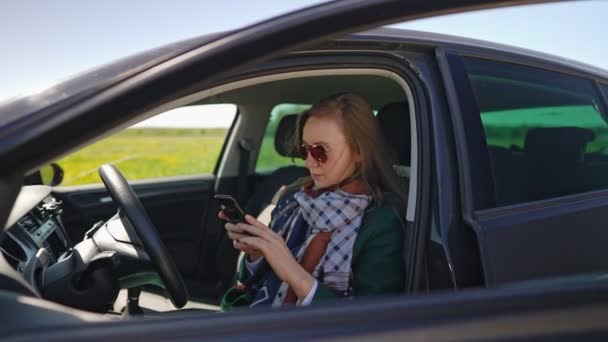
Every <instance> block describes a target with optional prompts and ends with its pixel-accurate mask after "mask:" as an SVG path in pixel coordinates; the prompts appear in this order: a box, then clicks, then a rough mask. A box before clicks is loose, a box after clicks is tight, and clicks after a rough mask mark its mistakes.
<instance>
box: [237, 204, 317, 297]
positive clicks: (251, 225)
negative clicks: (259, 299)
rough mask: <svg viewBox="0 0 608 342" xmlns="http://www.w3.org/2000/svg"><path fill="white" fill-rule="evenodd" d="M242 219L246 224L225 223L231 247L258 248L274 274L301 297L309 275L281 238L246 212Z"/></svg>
mask: <svg viewBox="0 0 608 342" xmlns="http://www.w3.org/2000/svg"><path fill="white" fill-rule="evenodd" d="M245 219H246V220H247V223H238V224H236V225H235V224H231V223H226V229H227V230H228V232H229V233H228V234H229V236H230V235H232V236H233V237H234V239H233V241H234V246H235V247H236V248H237V249H240V250H245V249H247V250H251V249H253V250H255V251H259V253H261V254H262V255H263V256H264V258H265V259H266V261H267V262H268V264H269V265H270V267H272V269H273V271H274V273H275V274H276V275H277V277H279V278H280V279H281V280H283V281H284V282H286V283H288V284H289V286H291V288H293V290H294V292H295V294H296V296H298V298H305V297H306V295H308V293H309V292H310V289H312V286H313V284H314V282H315V280H314V278H313V276H312V275H311V274H310V273H308V272H306V270H305V269H304V268H302V266H300V264H299V263H298V262H297V261H296V259H295V258H294V257H293V255H292V254H291V251H290V250H289V248H287V245H286V244H285V241H284V240H283V238H281V237H280V236H279V235H278V234H277V233H275V232H273V231H272V230H271V229H270V228H268V227H266V226H265V225H264V224H263V223H262V222H260V221H258V220H256V219H255V218H254V217H253V216H251V215H247V216H245ZM231 239H232V237H231Z"/></svg>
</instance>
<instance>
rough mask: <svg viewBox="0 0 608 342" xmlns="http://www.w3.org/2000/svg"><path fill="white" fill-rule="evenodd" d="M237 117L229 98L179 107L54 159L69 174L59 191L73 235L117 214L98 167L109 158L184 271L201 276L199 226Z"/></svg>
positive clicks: (79, 235)
mask: <svg viewBox="0 0 608 342" xmlns="http://www.w3.org/2000/svg"><path fill="white" fill-rule="evenodd" d="M235 116H236V106H234V105H231V104H226V105H191V106H185V107H180V108H177V109H173V110H170V111H168V112H166V113H161V114H159V115H157V116H155V117H153V118H152V119H149V120H144V121H142V122H140V123H138V124H137V125H135V126H131V127H129V128H127V129H125V130H123V131H121V132H118V133H115V134H113V135H111V136H109V137H106V138H104V139H102V140H100V141H98V142H96V143H94V144H92V145H89V146H87V147H85V148H83V149H81V150H78V151H77V152H74V153H72V154H70V155H67V156H65V157H63V158H61V159H59V160H57V161H56V163H57V164H58V165H59V166H60V167H62V168H63V173H64V179H63V181H62V184H60V185H59V186H56V187H55V188H54V195H55V196H56V197H57V198H58V199H60V200H61V201H62V202H63V204H64V208H65V209H64V211H63V216H62V219H63V223H64V225H65V227H68V228H69V229H68V234H69V235H70V238H71V240H72V241H73V242H74V243H77V242H79V241H81V240H82V239H83V237H84V234H85V232H86V231H87V230H89V229H91V227H93V225H94V224H96V223H97V222H104V221H106V220H108V219H109V218H110V217H111V216H113V215H114V214H115V213H116V205H115V204H114V203H113V202H112V200H111V198H110V195H109V193H108V192H107V190H106V188H105V187H104V185H103V184H102V183H101V179H100V177H99V175H98V171H97V166H98V165H101V164H104V163H112V164H114V165H115V166H116V167H118V168H119V169H120V170H121V172H123V173H124V174H125V177H126V178H127V179H128V180H129V181H130V182H131V184H132V186H133V189H134V190H135V192H136V193H137V195H138V197H139V198H140V199H141V202H142V204H143V206H144V208H145V209H146V212H147V213H148V215H149V216H150V219H151V220H152V222H153V223H154V225H155V227H156V229H157V230H158V232H159V234H160V236H161V239H162V240H163V242H164V243H165V245H166V246H167V249H168V250H169V253H170V254H171V256H172V258H173V260H174V261H175V263H176V264H177V266H178V268H179V270H180V273H181V274H182V276H184V277H185V278H189V279H194V278H196V276H197V274H196V272H197V267H196V266H197V264H198V261H199V260H198V255H199V250H200V247H201V239H202V229H201V225H202V224H203V219H204V215H205V214H206V208H207V206H208V204H209V202H208V201H209V199H210V198H211V195H212V193H213V188H214V184H215V181H216V176H215V174H214V173H215V170H216V169H217V164H218V162H219V161H220V159H221V152H222V150H223V146H224V142H225V139H226V137H227V135H228V131H229V128H230V127H231V124H232V122H233V121H234V118H235Z"/></svg>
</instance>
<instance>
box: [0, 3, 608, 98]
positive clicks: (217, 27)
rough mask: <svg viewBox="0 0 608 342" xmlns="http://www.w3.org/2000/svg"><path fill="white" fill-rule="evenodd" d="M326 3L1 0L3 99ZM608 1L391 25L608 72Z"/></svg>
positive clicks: (0, 86) (0, 95) (0, 85)
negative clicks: (151, 51) (486, 42)
mask: <svg viewBox="0 0 608 342" xmlns="http://www.w3.org/2000/svg"><path fill="white" fill-rule="evenodd" d="M319 2H322V1H311V0H309V1H304V0H264V1H244V0H243V1H235V0H222V1H211V0H173V1H161V0H129V1H124V0H104V1H92V0H89V1H86V0H53V1H39V0H19V1H1V2H0V44H2V45H1V46H2V53H1V54H0V75H2V76H1V77H0V102H1V101H3V100H6V99H9V98H12V97H17V96H23V95H27V94H33V93H36V92H38V91H41V90H43V89H45V88H47V87H49V86H51V85H53V84H54V83H56V82H58V81H61V80H64V79H66V78H68V76H71V75H74V74H77V73H80V72H82V71H84V70H86V69H89V68H92V67H94V66H97V65H100V64H103V63H107V62H110V61H113V60H116V59H118V58H121V57H124V56H127V55H130V54H133V53H136V52H139V51H143V50H146V49H149V48H153V47H156V46H160V45H164V44H167V43H171V42H174V41H178V40H182V39H186V38H190V37H194V36H198V35H203V34H207V33H212V32H218V31H223V30H229V29H234V28H238V27H242V26H245V25H249V24H252V23H255V22H257V21H260V20H263V19H267V18H269V17H271V16H274V15H279V14H283V13H286V12H289V11H291V10H295V9H299V8H303V7H306V6H310V5H313V4H316V3H319ZM606 13H608V1H605V0H603V1H599V0H598V1H577V2H565V3H555V4H541V5H530V6H522V7H516V8H506V9H495V10H485V11H478V12H473V13H466V14H456V15H449V16H444V17H437V18H431V19H423V20H417V21H413V22H408V23H403V24H398V25H394V26H396V27H402V28H408V29H415V30H422V31H431V32H439V33H447V34H451V35H457V36H465V37H471V38H478V39H483V40H489V41H495V42H499V43H505V44H509V45H515V46H519V47H524V48H529V49H533V50H538V51H543V52H548V53H551V54H555V55H559V56H563V57H567V58H570V59H574V60H578V61H582V62H585V63H589V64H592V65H596V66H599V67H602V68H604V69H607V70H608V46H607V45H606V44H605V42H606V38H605V37H606V34H607V33H608V28H607V26H606V25H603V24H602V22H603V20H604V17H605V14H606Z"/></svg>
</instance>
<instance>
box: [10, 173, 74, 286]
mask: <svg viewBox="0 0 608 342" xmlns="http://www.w3.org/2000/svg"><path fill="white" fill-rule="evenodd" d="M61 204H62V203H61V201H59V200H57V199H56V198H54V197H53V196H52V194H51V188H50V187H46V186H37V185H36V186H25V187H23V188H22V189H21V192H20V193H19V196H18V197H17V200H16V202H15V206H14V207H13V209H12V211H11V214H10V216H9V219H8V222H7V227H9V228H8V230H7V232H6V234H5V236H4V239H3V241H2V243H1V244H0V251H1V252H2V254H3V256H4V258H5V259H6V261H7V262H8V263H9V264H10V265H11V266H12V267H13V268H14V269H15V270H16V271H17V272H19V273H21V274H22V275H23V277H24V278H25V279H26V281H27V282H28V283H30V284H31V285H33V286H34V288H36V289H40V285H41V284H42V282H43V279H42V278H41V277H42V275H43V272H42V270H43V269H44V268H45V267H47V266H50V265H52V264H54V263H56V262H58V261H60V260H62V259H63V258H65V257H67V256H68V255H69V253H70V252H71V246H72V244H71V242H70V241H69V237H68V235H67V233H66V231H65V228H64V226H63V224H62V221H61V213H62V205H61Z"/></svg>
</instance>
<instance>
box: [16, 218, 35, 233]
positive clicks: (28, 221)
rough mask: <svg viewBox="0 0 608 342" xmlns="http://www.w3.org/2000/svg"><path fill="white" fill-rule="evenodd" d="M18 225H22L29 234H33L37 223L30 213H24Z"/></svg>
mask: <svg viewBox="0 0 608 342" xmlns="http://www.w3.org/2000/svg"><path fill="white" fill-rule="evenodd" d="M19 225H20V226H21V227H23V229H25V230H27V231H28V232H29V233H30V234H33V233H34V231H36V229H38V223H37V222H36V220H34V218H33V217H32V216H30V215H26V216H24V217H23V218H22V219H21V220H19Z"/></svg>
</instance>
